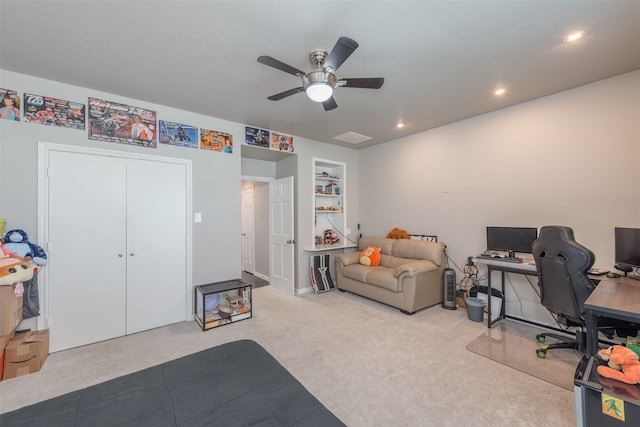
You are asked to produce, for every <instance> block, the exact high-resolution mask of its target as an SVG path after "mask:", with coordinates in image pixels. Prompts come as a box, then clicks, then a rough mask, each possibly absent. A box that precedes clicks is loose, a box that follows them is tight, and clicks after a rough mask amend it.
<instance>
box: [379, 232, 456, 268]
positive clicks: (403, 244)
mask: <svg viewBox="0 0 640 427" xmlns="http://www.w3.org/2000/svg"><path fill="white" fill-rule="evenodd" d="M443 252H444V245H443V244H442V243H435V242H427V241H424V240H406V239H402V240H396V241H395V243H394V245H393V248H392V251H391V255H393V256H394V257H398V258H410V259H429V260H433V261H434V262H438V261H439V260H443V256H442V254H443ZM438 267H440V265H438Z"/></svg>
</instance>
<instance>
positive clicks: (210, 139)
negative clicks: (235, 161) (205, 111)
mask: <svg viewBox="0 0 640 427" xmlns="http://www.w3.org/2000/svg"><path fill="white" fill-rule="evenodd" d="M200 148H201V149H203V150H210V151H217V152H219V153H233V135H231V134H229V133H224V132H219V131H217V130H210V129H200Z"/></svg>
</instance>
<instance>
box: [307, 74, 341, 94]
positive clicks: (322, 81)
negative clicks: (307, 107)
mask: <svg viewBox="0 0 640 427" xmlns="http://www.w3.org/2000/svg"><path fill="white" fill-rule="evenodd" d="M303 81H304V90H305V92H306V93H307V96H308V97H309V99H311V100H312V101H314V102H324V101H326V100H327V99H329V98H331V96H333V88H334V87H335V84H336V76H335V74H333V73H329V72H325V71H313V72H311V73H309V74H307V75H306V76H305V78H304V80H303Z"/></svg>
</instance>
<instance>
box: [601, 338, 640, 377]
mask: <svg viewBox="0 0 640 427" xmlns="http://www.w3.org/2000/svg"><path fill="white" fill-rule="evenodd" d="M598 356H600V358H601V359H602V360H604V361H606V362H608V364H609V366H598V369H597V370H598V374H600V375H602V376H603V377H605V378H613V379H615V380H618V381H622V382H624V383H627V384H640V361H638V354H637V353H636V352H635V351H633V350H631V349H629V348H627V347H624V346H621V345H614V346H611V347H609V348H603V349H602V350H600V351H598Z"/></svg>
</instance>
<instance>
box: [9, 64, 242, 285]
mask: <svg viewBox="0 0 640 427" xmlns="http://www.w3.org/2000/svg"><path fill="white" fill-rule="evenodd" d="M1 76H2V87H4V88H8V89H13V90H17V91H18V92H19V93H20V94H21V96H22V93H24V92H28V93H34V94H38V95H44V96H52V97H57V98H62V99H67V100H71V101H77V102H82V103H84V104H86V103H87V98H88V97H95V98H100V99H105V100H109V101H114V102H120V103H123V104H129V105H134V106H137V107H143V108H149V109H152V110H155V111H157V117H158V119H161V120H169V121H175V122H180V123H186V124H190V125H194V126H198V127H203V128H208V129H214V130H220V131H223V132H227V133H231V134H233V136H234V152H233V153H232V154H225V153H216V152H209V151H205V150H195V149H188V148H181V147H173V146H168V145H165V144H158V148H157V149H149V148H141V147H133V146H128V145H124V144H115V143H108V142H101V141H93V140H89V139H88V136H87V131H86V130H85V131H81V130H76V129H65V128H57V127H52V126H43V125H39V124H35V123H25V122H9V121H7V120H2V121H0V122H1V123H0V153H1V158H0V164H1V165H2V170H1V171H0V183H1V184H2V185H1V186H0V190H1V191H0V215H1V216H2V217H5V218H7V227H9V229H13V228H22V229H24V230H26V231H27V233H28V234H29V235H30V238H31V239H32V240H35V238H36V236H37V232H36V217H37V200H36V199H37V143H38V141H45V142H55V143H60V144H69V145H80V146H86V147H99V148H104V149H108V150H118V151H134V152H141V153H145V154H150V155H159V156H168V157H176V158H184V159H191V160H192V162H193V212H200V213H202V222H201V223H194V224H193V266H194V268H193V282H194V284H202V283H208V282H213V281H219V280H227V279H231V278H235V277H238V274H239V268H240V265H241V264H240V260H241V249H240V248H241V246H240V242H241V241H240V234H241V224H240V214H239V213H240V208H241V191H240V188H241V180H240V143H241V142H242V141H243V139H244V126H243V125H241V124H238V123H233V122H229V121H224V120H220V119H216V118H212V117H207V116H203V115H199V114H194V113H190V112H187V111H182V110H177V109H174V108H170V107H166V106H161V105H155V104H150V103H147V102H143V101H138V100H133V99H129V98H124V97H121V96H116V95H111V94H106V93H102V92H98V91H94V90H90V89H86V88H81V87H76V86H70V85H66V84H62V83H58V82H54V81H50V80H45V79H39V78H34V77H31V76H27V75H22V74H17V73H12V72H9V71H5V70H2V71H1ZM79 178H81V177H79ZM96 225H97V226H98V224H96ZM39 243H41V244H43V243H42V242H39ZM96 244H100V242H87V245H88V247H90V245H96ZM167 250H169V251H170V250H171V248H167Z"/></svg>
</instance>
